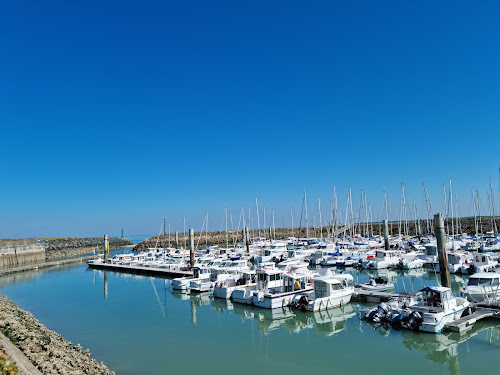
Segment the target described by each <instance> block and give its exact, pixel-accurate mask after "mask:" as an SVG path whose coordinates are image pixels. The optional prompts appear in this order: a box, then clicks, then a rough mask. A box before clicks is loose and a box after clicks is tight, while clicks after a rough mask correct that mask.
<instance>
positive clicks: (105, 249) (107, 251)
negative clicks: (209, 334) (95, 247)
mask: <svg viewBox="0 0 500 375" xmlns="http://www.w3.org/2000/svg"><path fill="white" fill-rule="evenodd" d="M108 253H109V243H108V235H107V234H105V235H104V260H106V259H108V255H109V254H108Z"/></svg>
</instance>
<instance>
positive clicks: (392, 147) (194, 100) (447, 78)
mask: <svg viewBox="0 0 500 375" xmlns="http://www.w3.org/2000/svg"><path fill="white" fill-rule="evenodd" d="M499 19H500V2H498V1H480V2H471V1H438V2H436V1H418V2H408V1H315V2H309V3H308V2H304V1H290V0H287V1H251V2H241V1H155V2H153V1H123V0H120V1H103V0H99V1H91V0H85V1H49V0H47V1H23V0H5V1H2V2H1V4H0V31H1V35H0V43H1V44H0V74H1V76H0V77H1V79H0V124H1V136H2V138H1V140H2V142H1V146H0V157H1V159H0V166H1V172H2V173H1V180H0V237H1V238H14V237H32V236H36V237H42V236H87V235H96V236H101V235H102V234H104V233H108V234H110V235H117V234H119V233H120V231H121V228H124V230H125V234H141V233H157V232H159V230H160V222H161V220H162V219H163V218H164V217H166V218H167V220H168V222H170V223H171V230H172V231H173V230H182V229H183V228H182V222H183V217H184V216H185V217H186V221H187V223H188V225H189V224H191V225H192V226H193V227H194V228H195V229H196V230H199V229H200V227H201V224H202V222H203V218H204V215H205V212H207V211H208V213H209V229H212V230H219V229H220V228H221V224H222V220H223V215H224V206H227V207H228V210H229V211H230V212H231V213H232V214H233V220H234V226H235V227H236V226H237V222H238V217H239V212H240V210H241V206H245V207H246V211H247V212H248V207H251V215H252V216H255V198H256V197H258V198H259V206H260V208H261V210H262V208H263V207H266V213H267V214H268V215H269V214H270V213H271V211H272V210H274V211H275V213H276V214H275V215H276V226H281V224H282V221H284V222H285V225H289V223H290V208H293V210H294V212H295V213H296V218H295V219H294V220H295V224H296V223H297V222H298V220H299V214H300V208H301V204H302V196H303V193H304V191H306V192H307V194H308V198H309V202H308V203H309V212H310V215H309V216H310V218H311V221H312V217H313V215H314V214H316V216H317V212H318V210H317V197H318V196H320V197H321V199H322V204H323V205H324V206H325V207H326V206H329V202H330V200H331V197H332V193H333V186H337V191H338V194H339V205H340V206H342V207H345V200H346V196H347V190H348V188H349V187H351V188H352V190H353V198H354V200H355V204H358V202H359V197H360V189H361V187H364V190H365V192H366V194H367V200H368V201H369V202H371V203H372V206H373V212H374V213H373V215H374V216H376V215H377V213H378V212H381V210H382V206H383V203H384V190H386V191H387V192H388V194H389V199H390V201H391V203H392V207H393V216H396V213H395V212H396V211H397V209H398V208H399V200H400V189H401V182H404V183H405V191H406V201H407V203H408V205H409V206H412V202H413V199H416V201H417V208H418V210H419V212H420V213H422V211H424V210H425V208H424V207H425V206H424V204H423V203H422V202H423V189H422V183H423V182H424V181H425V182H426V184H427V188H428V190H429V195H430V198H431V200H432V203H433V206H434V210H435V211H438V210H440V209H441V208H442V201H443V198H442V197H443V193H442V187H443V184H448V180H449V178H450V177H451V178H452V179H453V189H454V192H455V193H456V194H457V197H458V198H459V204H460V206H461V210H462V211H464V212H471V211H470V207H471V198H470V196H471V188H472V187H476V188H478V189H479V192H480V196H481V204H482V207H484V209H485V210H487V207H488V197H487V191H488V189H489V178H490V177H491V178H492V181H493V189H494V193H495V194H496V196H495V199H496V203H497V207H499V205H498V203H500V202H499V201H500V199H498V192H499V188H498V180H499V176H498V166H499V165H500V151H499V140H500V138H499V135H500V68H499V67H500V47H499V46H500V22H498V20H499ZM487 213H489V211H487ZM261 215H262V212H261ZM282 217H283V220H282ZM261 220H263V219H262V218H261ZM316 220H318V219H316ZM267 223H269V217H268V218H267ZM254 225H256V220H255V221H254Z"/></svg>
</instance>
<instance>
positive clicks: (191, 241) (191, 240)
mask: <svg viewBox="0 0 500 375" xmlns="http://www.w3.org/2000/svg"><path fill="white" fill-rule="evenodd" d="M189 263H190V264H191V267H193V266H194V229H193V228H189Z"/></svg>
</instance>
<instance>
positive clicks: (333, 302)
mask: <svg viewBox="0 0 500 375" xmlns="http://www.w3.org/2000/svg"><path fill="white" fill-rule="evenodd" d="M327 271H328V272H326V273H323V274H322V275H320V276H316V277H313V278H312V279H311V281H312V282H313V284H314V289H313V290H312V291H311V292H304V293H300V294H297V295H296V296H294V298H293V302H292V307H295V308H298V309H301V310H309V311H320V310H326V309H328V308H332V307H337V306H342V305H345V304H347V303H349V302H350V301H351V296H352V293H353V292H354V287H353V286H352V282H353V281H354V279H353V277H352V275H350V274H334V273H332V272H331V271H329V270H327Z"/></svg>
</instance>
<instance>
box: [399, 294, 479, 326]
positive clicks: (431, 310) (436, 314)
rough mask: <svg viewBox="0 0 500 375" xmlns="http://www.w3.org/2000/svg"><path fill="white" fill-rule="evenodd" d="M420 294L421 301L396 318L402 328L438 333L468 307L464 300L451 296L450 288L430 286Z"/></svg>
mask: <svg viewBox="0 0 500 375" xmlns="http://www.w3.org/2000/svg"><path fill="white" fill-rule="evenodd" d="M420 292H421V293H422V298H421V300H420V301H419V302H418V303H416V304H415V305H413V306H410V307H408V308H406V309H403V310H402V311H401V313H400V314H399V316H398V320H399V321H400V323H401V325H402V326H403V327H404V328H407V329H413V330H419V331H423V332H432V333H439V332H441V331H442V330H443V328H444V327H445V325H446V324H448V323H450V322H452V321H454V320H456V319H460V318H461V317H462V314H463V313H464V311H465V310H466V309H467V308H468V307H469V306H470V303H469V301H467V299H466V298H463V297H455V296H453V294H452V293H451V289H450V288H446V287H441V286H432V287H426V288H423V289H421V290H420ZM393 322H394V319H393Z"/></svg>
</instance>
